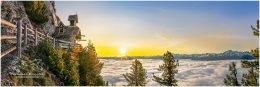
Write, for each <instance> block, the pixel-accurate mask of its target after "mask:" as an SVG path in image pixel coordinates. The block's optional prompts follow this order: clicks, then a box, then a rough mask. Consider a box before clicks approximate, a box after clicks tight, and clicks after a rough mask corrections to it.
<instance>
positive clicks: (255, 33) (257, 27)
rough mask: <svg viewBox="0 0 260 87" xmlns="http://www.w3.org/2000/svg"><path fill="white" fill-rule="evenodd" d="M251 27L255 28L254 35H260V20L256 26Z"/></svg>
mask: <svg viewBox="0 0 260 87" xmlns="http://www.w3.org/2000/svg"><path fill="white" fill-rule="evenodd" d="M251 28H252V30H253V33H254V35H255V36H258V37H259V20H257V21H256V27H253V26H252V25H251Z"/></svg>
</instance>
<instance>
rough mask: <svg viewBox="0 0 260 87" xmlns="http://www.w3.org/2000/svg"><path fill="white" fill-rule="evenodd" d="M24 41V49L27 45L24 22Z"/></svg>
mask: <svg viewBox="0 0 260 87" xmlns="http://www.w3.org/2000/svg"><path fill="white" fill-rule="evenodd" d="M23 31H24V34H23V35H24V36H23V37H24V42H23V46H24V49H25V48H26V46H27V23H25V26H24V30H23Z"/></svg>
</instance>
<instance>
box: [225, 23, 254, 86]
mask: <svg viewBox="0 0 260 87" xmlns="http://www.w3.org/2000/svg"><path fill="white" fill-rule="evenodd" d="M256 23H257V24H256V28H254V27H253V26H251V28H252V30H253V34H254V35H255V36H257V37H259V20H257V22H256ZM251 53H252V55H253V56H254V57H256V58H257V59H256V60H253V61H249V60H241V64H242V67H243V68H249V70H248V72H247V73H244V74H243V77H242V81H241V82H242V85H243V86H259V48H256V49H254V50H252V51H251ZM232 72H236V71H235V70H233V71H232ZM232 72H231V73H232ZM227 76H228V75H227ZM233 78H236V77H234V76H233ZM224 80H225V81H224V82H225V84H226V82H228V81H226V79H224ZM229 80H230V79H229ZM233 82H234V81H233ZM226 85H230V84H226Z"/></svg>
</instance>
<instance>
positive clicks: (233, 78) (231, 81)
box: [224, 62, 240, 86]
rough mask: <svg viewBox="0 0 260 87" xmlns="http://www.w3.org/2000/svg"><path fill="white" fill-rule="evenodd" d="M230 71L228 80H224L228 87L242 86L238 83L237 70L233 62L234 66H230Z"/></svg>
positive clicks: (227, 76)
mask: <svg viewBox="0 0 260 87" xmlns="http://www.w3.org/2000/svg"><path fill="white" fill-rule="evenodd" d="M229 71H230V74H229V75H226V78H225V79H224V83H225V85H226V86H240V84H239V83H238V81H237V69H236V64H235V62H232V64H230V65H229Z"/></svg>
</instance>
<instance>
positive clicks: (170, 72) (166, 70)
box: [153, 51, 178, 86]
mask: <svg viewBox="0 0 260 87" xmlns="http://www.w3.org/2000/svg"><path fill="white" fill-rule="evenodd" d="M163 58H164V59H163V62H164V64H163V65H160V66H159V70H160V71H163V74H162V78H160V77H157V76H155V75H153V80H154V81H156V82H158V83H159V84H160V85H166V86H177V80H176V79H175V74H176V73H178V70H177V62H176V61H175V60H174V57H173V55H172V53H171V52H169V51H167V52H166V53H165V54H164V57H163Z"/></svg>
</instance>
